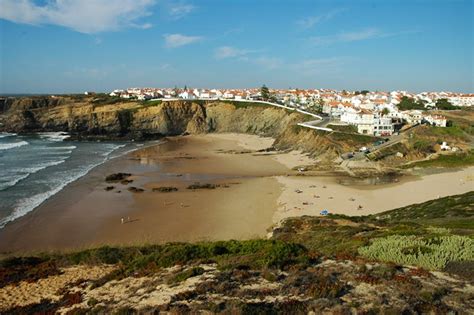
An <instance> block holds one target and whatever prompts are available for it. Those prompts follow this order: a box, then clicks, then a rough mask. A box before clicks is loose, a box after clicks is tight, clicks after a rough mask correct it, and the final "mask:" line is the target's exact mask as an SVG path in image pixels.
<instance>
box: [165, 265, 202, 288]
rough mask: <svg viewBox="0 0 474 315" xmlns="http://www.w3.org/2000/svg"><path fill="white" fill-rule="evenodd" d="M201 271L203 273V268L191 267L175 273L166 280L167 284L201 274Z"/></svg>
mask: <svg viewBox="0 0 474 315" xmlns="http://www.w3.org/2000/svg"><path fill="white" fill-rule="evenodd" d="M203 273H204V269H203V268H201V267H193V268H191V269H188V270H185V271H182V272H179V273H177V274H175V275H174V276H173V277H172V278H170V279H169V280H168V284H177V283H180V282H183V281H185V280H186V279H189V278H192V277H195V276H199V275H202V274H203Z"/></svg>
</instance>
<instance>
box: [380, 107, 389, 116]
mask: <svg viewBox="0 0 474 315" xmlns="http://www.w3.org/2000/svg"><path fill="white" fill-rule="evenodd" d="M389 113H390V111H389V110H388V108H384V109H382V116H386V115H388V114H389Z"/></svg>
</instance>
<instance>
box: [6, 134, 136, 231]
mask: <svg viewBox="0 0 474 315" xmlns="http://www.w3.org/2000/svg"><path fill="white" fill-rule="evenodd" d="M68 137H69V136H68V135H67V134H66V133H61V132H44V133H36V134H30V135H17V134H13V133H0V228H2V227H4V226H5V224H7V223H8V222H10V221H13V220H15V219H16V218H19V217H21V216H23V215H25V214H27V213H28V212H30V211H32V210H34V209H35V208H36V207H38V206H39V205H40V204H41V203H43V202H44V201H45V200H46V199H48V198H50V197H51V196H53V195H54V194H56V193H57V192H59V191H60V190H61V189H63V188H64V187H65V186H66V185H67V184H69V183H71V182H73V181H74V180H76V179H78V178H80V177H82V176H84V175H85V174H87V173H88V172H89V171H90V170H91V169H92V168H94V167H95V166H97V165H99V164H102V163H104V162H105V161H107V160H108V159H111V158H113V157H116V156H119V155H121V154H124V153H126V152H129V151H132V150H134V149H136V148H138V147H139V146H140V145H141V144H138V143H130V142H129V143H117V142H79V141H67V138H68Z"/></svg>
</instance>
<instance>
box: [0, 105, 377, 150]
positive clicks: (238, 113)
mask: <svg viewBox="0 0 474 315" xmlns="http://www.w3.org/2000/svg"><path fill="white" fill-rule="evenodd" d="M0 110H1V111H0V116H1V117H2V118H3V119H2V120H0V122H1V121H3V125H0V128H1V129H2V130H3V131H8V132H17V133H27V132H36V131H64V132H69V133H71V135H72V137H73V138H75V139H137V140H144V139H153V138H159V137H164V136H173V135H181V134H196V133H208V132H237V133H250V134H258V135H262V136H269V137H273V138H275V139H276V141H275V147H276V148H278V149H301V150H303V151H305V152H308V153H311V154H312V155H319V154H322V153H324V155H325V156H326V157H329V158H334V157H337V156H338V155H339V154H341V153H343V152H347V151H349V150H351V149H355V148H356V147H357V146H359V145H360V141H356V142H351V141H347V142H346V141H336V140H334V139H332V138H331V136H328V134H327V133H324V132H323V133H318V132H315V131H313V130H308V129H304V128H297V127H296V124H297V123H298V122H301V121H303V120H305V118H306V117H305V116H304V115H301V114H299V113H294V112H292V113H288V112H287V111H286V110H283V109H279V108H275V107H270V106H265V105H248V106H247V105H244V106H242V105H234V104H232V103H229V102H219V101H214V102H192V101H173V102H160V101H158V102H146V103H141V102H133V101H128V102H127V101H118V102H114V103H112V104H109V103H107V102H106V103H103V102H102V103H101V102H98V101H97V100H96V99H93V98H79V99H74V98H72V97H57V98H51V97H43V98H19V99H7V100H5V101H4V102H3V106H1V108H0ZM367 141H370V139H367V138H364V140H363V141H362V142H363V143H366V142H367Z"/></svg>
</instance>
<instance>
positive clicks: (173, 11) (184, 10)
mask: <svg viewBox="0 0 474 315" xmlns="http://www.w3.org/2000/svg"><path fill="white" fill-rule="evenodd" d="M195 9H196V7H195V6H194V5H192V4H184V3H179V4H174V5H170V7H169V15H170V16H171V17H172V18H173V19H176V20H177V19H180V18H182V17H184V16H186V15H188V14H189V13H191V12H193V11H194V10H195Z"/></svg>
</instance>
